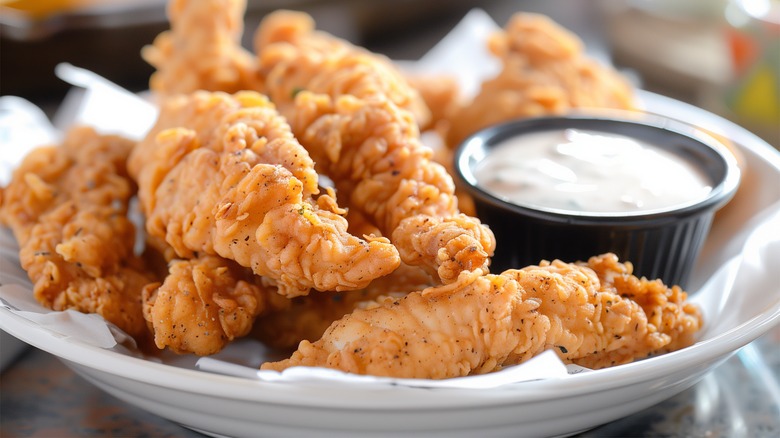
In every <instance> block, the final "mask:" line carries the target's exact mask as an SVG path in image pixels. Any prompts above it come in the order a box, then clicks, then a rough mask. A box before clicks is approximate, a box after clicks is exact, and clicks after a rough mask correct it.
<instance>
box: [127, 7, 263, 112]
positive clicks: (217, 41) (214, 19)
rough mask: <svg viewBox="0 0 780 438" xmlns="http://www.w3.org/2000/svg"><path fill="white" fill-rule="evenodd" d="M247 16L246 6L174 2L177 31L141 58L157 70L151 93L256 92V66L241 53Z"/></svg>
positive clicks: (162, 36)
mask: <svg viewBox="0 0 780 438" xmlns="http://www.w3.org/2000/svg"><path fill="white" fill-rule="evenodd" d="M245 10H246V1H245V0H197V1H196V0H171V1H170V2H169V3H168V19H169V21H170V25H171V29H170V30H169V31H166V32H163V33H161V34H160V35H158V36H157V38H156V39H155V40H154V43H153V44H152V45H150V46H146V47H144V48H143V50H142V52H141V54H142V56H143V58H144V60H146V62H148V63H149V64H151V65H152V66H154V67H155V68H156V72H154V73H153V74H152V76H151V79H150V81H149V88H150V89H151V90H152V91H153V92H154V93H155V94H156V95H158V96H160V97H163V96H170V95H173V94H179V93H190V92H193V91H195V90H208V91H225V92H229V93H234V92H236V91H240V90H247V89H255V88H256V85H254V84H255V83H256V80H255V79H254V78H255V75H256V73H255V64H256V63H255V62H254V59H253V57H252V55H251V53H250V52H248V51H247V50H244V49H243V48H242V47H241V35H242V34H243V31H244V11H245Z"/></svg>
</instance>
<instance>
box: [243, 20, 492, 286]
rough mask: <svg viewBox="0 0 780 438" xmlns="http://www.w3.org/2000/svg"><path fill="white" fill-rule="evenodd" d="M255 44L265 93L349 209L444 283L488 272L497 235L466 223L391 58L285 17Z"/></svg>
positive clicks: (412, 95)
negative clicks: (423, 138)
mask: <svg viewBox="0 0 780 438" xmlns="http://www.w3.org/2000/svg"><path fill="white" fill-rule="evenodd" d="M255 45H256V47H255V49H256V51H257V53H258V58H259V64H260V65H259V69H260V70H259V71H260V75H261V77H262V79H263V83H264V91H265V92H266V93H268V95H269V96H271V99H272V100H273V101H274V102H275V103H276V104H277V105H278V107H279V109H280V112H281V113H282V114H283V115H284V116H285V117H286V118H287V119H288V120H290V124H291V125H292V127H293V132H294V133H295V134H296V136H297V137H298V139H299V140H300V141H301V144H303V145H304V146H305V147H306V148H307V150H308V151H309V153H310V154H311V155H312V157H313V158H314V160H315V162H316V163H317V166H318V170H319V171H321V172H322V173H324V174H326V175H328V176H329V177H330V178H331V179H332V180H333V181H334V183H335V185H336V188H337V189H338V191H339V193H340V195H341V196H342V198H343V197H346V198H347V199H348V201H347V205H348V207H349V208H350V209H357V210H360V211H361V213H363V214H364V215H365V216H366V217H367V218H368V219H369V220H370V222H372V223H374V224H376V226H377V227H378V228H379V229H380V231H381V232H382V234H383V235H385V236H390V237H391V241H392V242H393V244H395V245H396V247H398V249H399V252H400V254H401V257H402V259H403V260H404V261H405V262H406V263H408V264H411V265H420V266H424V267H425V268H426V269H428V270H429V271H430V272H431V273H432V274H434V275H436V276H437V278H439V279H440V280H441V281H443V282H449V281H454V279H455V278H457V276H458V273H459V272H461V271H463V270H473V269H478V268H483V269H487V266H488V264H489V257H490V256H491V255H492V253H493V249H494V246H495V241H494V237H493V234H492V232H490V230H489V229H488V228H487V227H486V226H484V225H482V224H481V223H480V222H479V220H478V219H476V218H473V217H468V216H465V215H461V214H460V212H459V210H458V207H457V199H456V198H455V196H454V183H453V181H452V177H451V176H450V175H449V174H448V173H447V172H446V170H445V169H444V168H443V167H442V166H441V165H439V164H437V163H434V162H433V160H432V154H433V152H432V150H431V149H430V148H427V147H425V146H423V144H422V143H421V142H420V139H419V125H421V124H424V123H425V122H422V121H421V120H420V117H419V115H418V114H417V112H415V108H417V107H418V106H424V103H422V100H421V99H420V97H419V93H417V92H415V91H414V89H413V88H412V87H411V86H409V85H408V83H407V82H406V81H405V80H404V78H403V76H401V75H400V74H397V73H396V72H395V71H393V70H392V69H391V68H390V66H389V63H388V62H387V60H386V59H384V58H381V57H378V56H376V55H373V54H370V53H368V52H366V51H365V50H363V49H359V48H356V47H354V46H352V45H350V44H348V43H346V42H342V41H340V40H338V39H335V38H333V37H332V36H329V35H327V34H325V33H322V32H317V31H315V30H314V23H313V21H312V20H311V18H310V17H308V16H307V15H305V14H301V13H292V12H286V11H282V12H278V13H275V14H271V15H269V16H268V17H267V18H266V19H265V20H263V22H262V23H261V25H260V27H259V28H258V30H257V34H256V38H255ZM418 101H419V102H421V103H420V105H417V104H415V102H418Z"/></svg>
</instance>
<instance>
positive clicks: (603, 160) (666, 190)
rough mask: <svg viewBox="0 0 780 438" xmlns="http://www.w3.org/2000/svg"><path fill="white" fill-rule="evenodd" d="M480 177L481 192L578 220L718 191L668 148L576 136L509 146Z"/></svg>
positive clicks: (544, 136) (552, 134) (491, 157)
mask: <svg viewBox="0 0 780 438" xmlns="http://www.w3.org/2000/svg"><path fill="white" fill-rule="evenodd" d="M474 175H475V177H476V180H477V185H478V186H480V187H482V188H483V189H484V190H485V191H487V192H489V193H491V194H492V195H494V196H496V197H498V198H501V199H504V200H506V201H509V202H512V203H514V204H518V205H522V206H528V207H535V208H548V209H557V210H565V211H570V212H578V213H582V212H594V213H623V212H631V213H637V212H644V211H650V210H659V209H667V208H670V207H674V206H678V205H683V204H688V203H691V202H693V201H696V200H699V199H702V198H704V197H705V196H706V195H707V193H709V192H710V191H711V190H712V187H711V183H710V181H709V179H708V178H707V177H706V175H704V174H703V172H701V171H700V170H699V169H697V168H696V167H695V166H694V165H693V164H692V163H690V162H689V161H687V160H685V159H684V158H682V157H679V156H677V155H675V154H674V153H671V152H669V151H666V150H664V149H663V148H659V147H657V146H653V145H651V144H648V143H645V142H642V141H637V140H636V139H633V138H630V137H626V136H622V135H616V134H606V133H598V132H591V131H582V130H574V129H566V130H560V131H559V130H556V131H545V132H535V133H530V134H524V135H522V136H519V137H515V138H511V139H509V140H506V141H504V142H502V143H501V144H498V145H496V146H495V147H494V148H493V149H492V150H491V151H490V153H489V154H488V155H487V156H486V157H485V159H484V160H483V161H482V162H481V163H480V164H479V165H478V167H477V168H476V169H475V171H474Z"/></svg>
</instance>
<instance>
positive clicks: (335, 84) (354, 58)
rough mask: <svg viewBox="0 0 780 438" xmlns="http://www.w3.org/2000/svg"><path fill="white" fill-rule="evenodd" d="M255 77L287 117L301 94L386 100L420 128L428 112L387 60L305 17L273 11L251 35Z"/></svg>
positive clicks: (418, 97)
mask: <svg viewBox="0 0 780 438" xmlns="http://www.w3.org/2000/svg"><path fill="white" fill-rule="evenodd" d="M255 50H256V52H257V57H258V71H259V76H260V79H261V80H262V82H263V88H262V89H261V91H263V92H264V93H266V94H267V95H268V96H269V97H270V98H271V100H272V101H273V102H274V103H275V104H276V105H277V106H278V107H279V111H280V112H282V113H283V114H287V113H288V111H289V110H290V107H292V105H293V99H294V97H295V95H296V94H297V93H299V92H300V91H304V90H306V91H310V92H312V93H315V94H325V95H328V96H331V97H337V96H342V95H350V96H354V97H357V98H359V99H374V98H380V99H389V100H390V101H392V102H393V103H394V104H396V105H398V106H399V107H401V108H404V109H406V110H408V111H410V112H411V113H412V115H413V116H414V119H415V121H416V122H417V123H419V124H420V125H426V124H428V123H429V122H430V112H429V111H428V108H427V106H426V105H425V101H424V100H423V99H422V97H421V96H420V94H419V92H418V91H417V90H416V89H414V88H413V87H411V86H410V85H409V84H408V83H407V81H406V79H405V78H404V76H403V75H402V74H401V73H400V72H399V71H398V70H397V69H396V67H395V66H394V65H393V64H392V62H390V60H389V59H387V58H386V57H384V56H382V55H379V54H376V53H371V52H369V51H367V50H365V49H363V48H360V47H357V46H354V45H352V44H351V43H349V42H347V41H345V40H342V39H339V38H336V37H334V36H332V35H330V34H327V33H325V32H319V31H316V30H315V28H314V20H313V19H312V18H311V17H310V16H309V15H307V14H305V13H302V12H293V11H284V10H282V11H275V12H272V13H270V14H268V15H267V16H266V17H265V18H264V19H263V21H262V22H261V23H260V26H259V27H258V29H257V31H256V33H255Z"/></svg>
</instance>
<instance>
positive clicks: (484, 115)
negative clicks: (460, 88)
mask: <svg viewBox="0 0 780 438" xmlns="http://www.w3.org/2000/svg"><path fill="white" fill-rule="evenodd" d="M488 48H489V49H490V51H491V52H492V53H493V54H495V55H496V56H497V57H498V58H500V59H501V61H502V63H503V68H502V70H501V72H500V73H499V74H498V76H496V77H495V78H493V79H489V80H487V81H485V82H483V83H482V87H481V90H480V92H479V93H478V95H477V96H476V97H475V98H474V99H473V100H472V101H471V102H467V103H466V104H465V105H462V107H461V108H460V109H459V110H458V111H456V113H455V114H454V115H453V116H452V118H451V120H450V123H449V131H448V133H447V138H446V143H447V144H448V145H449V146H450V147H453V148H454V147H456V146H457V145H458V144H460V143H461V142H462V141H463V140H464V139H465V138H466V137H468V136H469V135H471V134H472V133H474V132H476V131H478V130H479V129H482V128H485V127H487V126H489V125H493V124H496V123H499V122H503V121H507V120H510V119H514V118H521V117H532V116H541V115H548V114H562V113H565V112H567V111H569V110H571V109H574V108H578V109H581V108H614V109H631V108H634V106H635V105H634V94H633V88H632V87H631V85H630V84H629V83H628V81H627V80H626V79H625V78H624V77H622V76H621V75H620V74H619V73H618V72H616V71H615V70H613V69H611V68H609V67H607V66H603V65H600V64H598V63H597V62H596V61H594V60H592V59H590V58H589V57H588V56H587V55H586V54H585V53H584V51H583V43H582V41H581V40H580V39H579V38H578V37H577V36H576V35H575V34H573V33H571V32H569V31H568V30H566V29H564V28H562V27H561V26H559V25H558V24H557V23H555V22H554V21H553V20H551V19H550V18H549V17H546V16H544V15H538V14H531V13H517V14H515V15H514V16H512V18H511V19H510V20H509V21H508V23H507V25H506V27H505V29H504V30H502V31H499V32H498V33H496V34H495V35H494V36H492V38H491V39H490V40H489V41H488Z"/></svg>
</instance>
